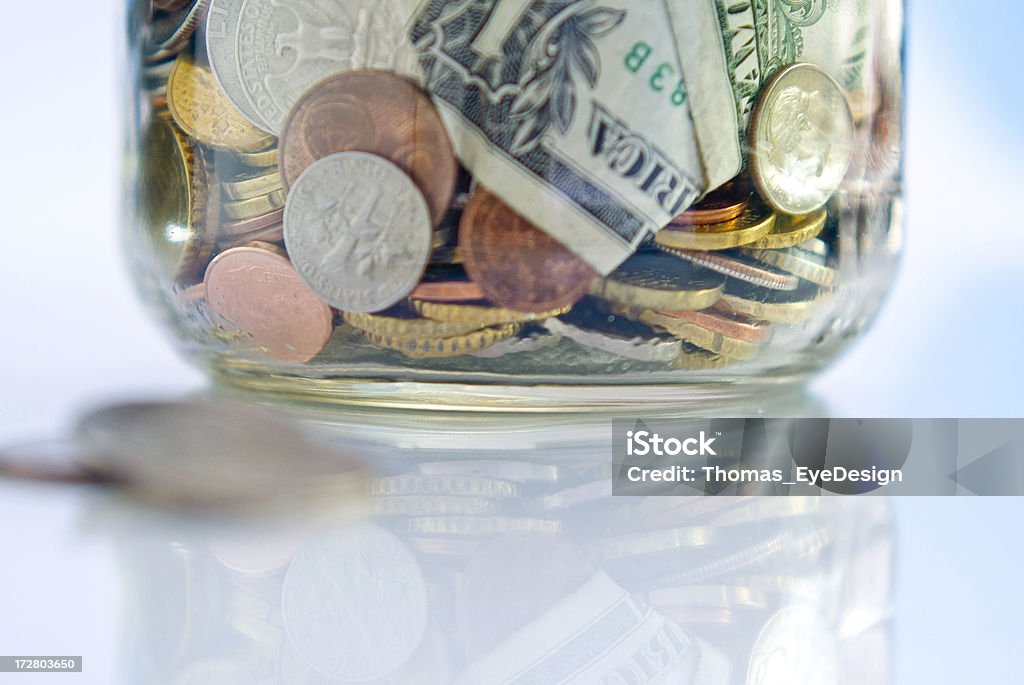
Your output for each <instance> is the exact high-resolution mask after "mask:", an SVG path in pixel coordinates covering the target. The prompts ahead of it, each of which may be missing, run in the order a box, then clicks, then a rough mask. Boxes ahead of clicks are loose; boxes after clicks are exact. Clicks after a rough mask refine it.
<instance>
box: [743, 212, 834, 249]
mask: <svg viewBox="0 0 1024 685" xmlns="http://www.w3.org/2000/svg"><path fill="white" fill-rule="evenodd" d="M826 218H828V210H826V209H822V210H819V211H817V212H814V213H813V214H807V215H804V216H789V215H787V214H780V215H779V217H778V219H777V220H776V221H775V228H773V229H772V232H771V233H769V234H768V235H766V236H764V237H762V238H759V239H757V240H755V241H753V242H752V243H750V244H749V245H747V246H746V247H749V248H751V249H757V250H780V249H783V248H786V247H796V246H797V245H799V244H800V243H803V242H806V241H808V240H811V239H812V238H815V237H816V236H817V235H818V234H819V233H821V229H823V228H825V219H826Z"/></svg>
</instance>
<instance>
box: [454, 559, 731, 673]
mask: <svg viewBox="0 0 1024 685" xmlns="http://www.w3.org/2000/svg"><path fill="white" fill-rule="evenodd" d="M730 672H731V669H730V667H729V664H728V661H727V659H726V658H725V656H724V655H723V654H721V653H720V652H718V651H717V650H716V649H715V648H713V647H711V646H710V645H708V644H707V643H705V642H703V641H701V640H699V639H697V638H695V637H692V636H690V635H689V634H688V633H686V632H685V631H683V630H682V629H681V628H679V627H678V626H676V625H675V624H674V623H671V622H669V621H667V620H666V619H665V618H664V617H663V616H662V615H661V614H659V613H657V612H655V611H653V610H651V609H650V608H649V607H645V606H643V605H641V604H639V603H638V602H636V601H634V600H633V599H632V598H631V597H630V596H629V594H628V593H627V592H626V591H625V590H624V589H623V588H622V587H621V586H619V585H618V584H617V583H615V581H613V580H612V579H611V578H609V577H608V576H607V575H605V574H604V573H600V572H599V573H597V574H596V575H595V576H594V577H593V578H591V579H590V580H589V581H587V582H586V583H585V584H584V585H583V586H582V587H580V588H579V589H578V590H577V591H576V592H574V593H572V594H571V595H569V596H568V597H566V598H565V599H564V600H562V601H561V602H558V603H557V604H555V605H554V606H553V607H552V608H551V609H550V610H549V611H547V612H546V613H545V614H543V615H541V616H539V617H537V618H536V619H535V620H534V621H533V622H531V623H529V624H527V625H526V626H524V627H523V628H522V629H521V630H519V631H518V632H516V633H514V634H513V635H511V636H510V637H509V638H508V639H506V640H505V641H504V642H503V643H502V644H500V645H499V646H498V647H496V648H495V649H494V650H493V651H491V652H489V653H488V654H486V655H484V656H483V657H481V658H480V659H479V660H478V661H476V662H475V663H473V664H471V665H470V666H468V667H467V668H466V670H465V671H464V672H463V673H462V674H461V675H460V676H459V678H458V679H457V680H456V685H533V684H538V685H539V684H540V683H543V684H544V685H595V684H597V685H620V684H621V683H635V684H636V685H669V684H670V683H671V684H672V685H727V683H729V678H730Z"/></svg>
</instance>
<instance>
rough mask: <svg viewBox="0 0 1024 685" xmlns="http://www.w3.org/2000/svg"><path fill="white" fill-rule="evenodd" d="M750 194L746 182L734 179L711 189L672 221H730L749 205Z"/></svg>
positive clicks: (683, 222) (685, 222) (680, 222)
mask: <svg viewBox="0 0 1024 685" xmlns="http://www.w3.org/2000/svg"><path fill="white" fill-rule="evenodd" d="M751 195H752V191H751V189H750V186H749V184H748V183H747V182H745V181H740V180H738V179H734V180H732V181H729V182H728V183H726V184H725V185H723V186H721V187H720V188H716V189H715V190H712V191H711V192H710V193H708V194H707V195H705V196H704V197H703V198H702V199H701V201H700V202H698V203H697V204H695V205H694V206H693V207H691V208H690V209H688V210H686V211H685V212H683V213H682V214H680V215H679V216H677V217H676V218H675V219H673V220H672V223H673V224H682V225H687V224H717V223H721V222H723V221H731V220H733V219H735V218H737V217H739V216H740V215H741V214H743V212H744V210H746V208H747V206H748V205H750V197H751Z"/></svg>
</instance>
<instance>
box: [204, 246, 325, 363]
mask: <svg viewBox="0 0 1024 685" xmlns="http://www.w3.org/2000/svg"><path fill="white" fill-rule="evenodd" d="M205 283H206V305H207V307H208V309H209V311H210V314H211V315H212V316H213V318H214V320H215V321H217V323H218V324H220V325H221V326H222V327H223V328H224V329H226V330H228V331H237V332H239V333H241V334H243V335H244V336H246V337H247V338H249V339H250V340H251V341H252V343H253V344H254V345H255V346H256V347H258V348H259V350H260V351H261V352H262V353H263V354H265V355H266V356H268V357H270V358H272V359H277V360H280V361H285V362H300V363H301V362H307V361H309V360H310V359H312V358H313V357H315V356H316V355H317V354H318V353H319V352H320V350H322V349H323V348H324V345H326V344H327V340H328V338H330V336H331V333H332V331H333V328H334V312H333V311H332V310H331V308H330V307H329V306H327V305H326V304H324V303H323V302H321V301H320V300H319V299H318V298H317V296H316V295H314V294H313V292H312V291H311V290H310V289H309V288H307V287H306V284H305V283H303V282H302V279H300V278H299V275H298V274H297V273H296V272H295V269H294V268H293V267H292V265H291V262H289V261H288V258H287V257H286V256H285V255H284V253H283V251H281V250H279V249H278V248H276V247H275V246H273V245H268V244H265V243H251V244H249V245H247V246H245V247H235V248H232V249H230V250H225V251H224V252H222V253H220V254H219V255H218V256H217V258H216V259H214V260H213V261H212V262H211V263H210V266H209V268H208V269H207V270H206V279H205Z"/></svg>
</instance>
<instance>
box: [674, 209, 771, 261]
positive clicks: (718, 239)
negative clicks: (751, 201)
mask: <svg viewBox="0 0 1024 685" xmlns="http://www.w3.org/2000/svg"><path fill="white" fill-rule="evenodd" d="M775 221H776V215H775V213H774V212H772V211H771V210H770V209H768V208H767V207H764V206H763V205H760V204H755V205H754V206H752V207H750V208H748V209H747V210H746V211H744V212H743V214H742V215H741V216H740V217H739V218H738V219H733V220H731V221H724V222H722V223H718V224H692V225H682V224H679V225H677V224H669V225H668V226H666V227H665V228H664V229H662V230H661V231H659V232H658V234H657V235H656V236H655V238H654V240H655V242H656V243H657V244H658V245H661V246H664V247H671V248H674V249H677V250H729V249H732V248H734V247H740V246H742V245H748V244H750V243H753V242H755V241H757V240H758V239H760V238H763V237H764V236H766V235H767V234H769V233H771V231H772V229H773V228H775Z"/></svg>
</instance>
